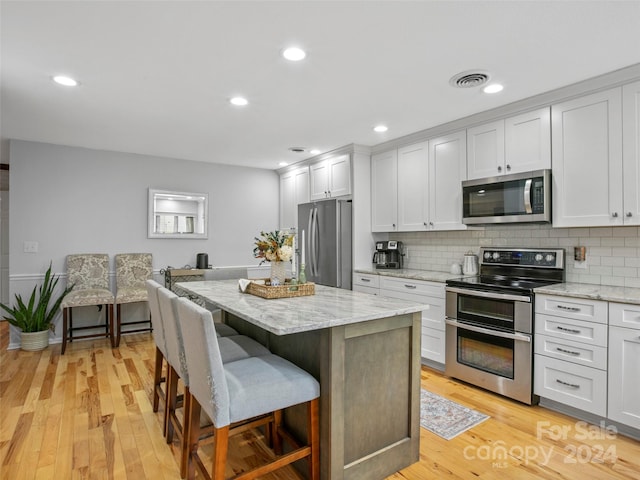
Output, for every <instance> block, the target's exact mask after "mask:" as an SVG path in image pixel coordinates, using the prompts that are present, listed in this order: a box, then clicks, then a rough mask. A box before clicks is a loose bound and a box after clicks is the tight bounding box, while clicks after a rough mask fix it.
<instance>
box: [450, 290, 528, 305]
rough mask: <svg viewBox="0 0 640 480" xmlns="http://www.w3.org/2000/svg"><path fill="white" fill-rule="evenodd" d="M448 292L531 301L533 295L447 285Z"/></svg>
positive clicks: (515, 300)
mask: <svg viewBox="0 0 640 480" xmlns="http://www.w3.org/2000/svg"><path fill="white" fill-rule="evenodd" d="M446 291H447V292H453V293H461V294H463V295H468V296H470V297H484V298H495V299H496V300H513V301H514V302H527V303H531V297H527V296H524V295H511V294H509V293H495V292H485V291H482V290H471V289H466V288H456V287H447V288H446Z"/></svg>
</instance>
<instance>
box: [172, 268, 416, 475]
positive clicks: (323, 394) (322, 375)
mask: <svg viewBox="0 0 640 480" xmlns="http://www.w3.org/2000/svg"><path fill="white" fill-rule="evenodd" d="M177 288H178V289H179V290H181V291H182V293H183V294H186V295H189V296H191V297H192V298H196V299H200V300H202V301H204V302H205V303H207V306H208V307H209V308H219V309H221V310H222V319H223V321H225V322H227V323H228V324H230V325H231V326H232V327H234V328H235V329H236V330H238V331H239V332H240V333H242V334H244V335H249V336H251V337H253V338H255V339H256V340H258V341H260V342H261V343H263V344H264V345H266V346H267V347H268V348H269V349H270V350H271V351H272V352H273V353H275V354H277V355H280V356H282V357H284V358H286V359H288V360H290V361H291V362H293V363H295V364H296V365H298V366H300V367H301V368H303V369H305V370H306V371H308V372H309V373H311V374H312V375H314V376H315V377H316V379H318V381H319V382H320V437H321V438H320V458H321V467H320V477H321V478H322V479H323V480H328V479H331V480H337V479H340V480H342V479H348V480H352V479H362V480H378V479H383V478H385V477H387V476H389V475H391V474H393V473H394V472H397V471H398V470H401V469H402V468H405V467H407V466H408V465H411V464H412V463H415V462H417V461H418V458H419V451H420V330H421V313H420V312H421V311H422V310H424V309H425V308H428V307H427V306H426V305H422V304H419V303H416V302H411V301H404V300H396V299H391V298H380V297H378V296H374V295H368V294H364V293H358V292H352V291H350V290H341V289H337V288H332V287H324V286H320V285H316V287H315V289H316V294H315V295H312V296H306V297H295V298H286V299H271V300H266V299H263V298H259V297H256V296H253V295H250V294H245V293H240V292H239V290H238V284H237V281H235V280H227V281H204V282H188V283H180V284H178V287H177ZM285 421H286V422H287V424H288V425H289V426H290V428H293V430H294V431H295V432H296V433H297V434H298V435H300V437H301V438H302V439H304V438H306V436H305V435H306V424H305V422H304V411H302V409H299V410H297V407H294V408H291V409H288V410H287V412H285ZM299 470H300V472H301V473H303V474H305V472H306V469H305V468H304V465H301V468H299Z"/></svg>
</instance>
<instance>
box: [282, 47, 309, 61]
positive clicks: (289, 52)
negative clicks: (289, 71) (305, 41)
mask: <svg viewBox="0 0 640 480" xmlns="http://www.w3.org/2000/svg"><path fill="white" fill-rule="evenodd" d="M282 56H283V57H284V58H286V59H287V60H290V61H292V62H299V61H300V60H303V59H304V58H305V57H306V56H307V52H305V51H304V50H302V49H301V48H298V47H289V48H285V49H284V51H283V52H282Z"/></svg>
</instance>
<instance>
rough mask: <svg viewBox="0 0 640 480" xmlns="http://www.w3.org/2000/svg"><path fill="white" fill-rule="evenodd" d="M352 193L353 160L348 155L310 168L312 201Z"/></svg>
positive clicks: (315, 164)
mask: <svg viewBox="0 0 640 480" xmlns="http://www.w3.org/2000/svg"><path fill="white" fill-rule="evenodd" d="M350 193H351V158H350V156H349V155H348V154H345V155H339V156H336V157H333V158H330V159H328V160H323V161H321V162H318V163H314V164H313V165H311V167H310V199H311V200H321V199H323V198H330V197H339V196H342V195H349V194H350Z"/></svg>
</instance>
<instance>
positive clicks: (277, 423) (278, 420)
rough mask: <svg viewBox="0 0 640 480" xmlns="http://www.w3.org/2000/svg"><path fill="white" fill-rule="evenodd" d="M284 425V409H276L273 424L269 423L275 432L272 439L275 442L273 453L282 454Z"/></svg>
mask: <svg viewBox="0 0 640 480" xmlns="http://www.w3.org/2000/svg"><path fill="white" fill-rule="evenodd" d="M281 426H282V410H276V411H275V412H273V422H271V425H267V428H269V427H271V429H272V430H271V431H272V433H273V435H272V438H271V441H272V442H273V453H275V454H276V455H282V435H281V434H280V428H281Z"/></svg>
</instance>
